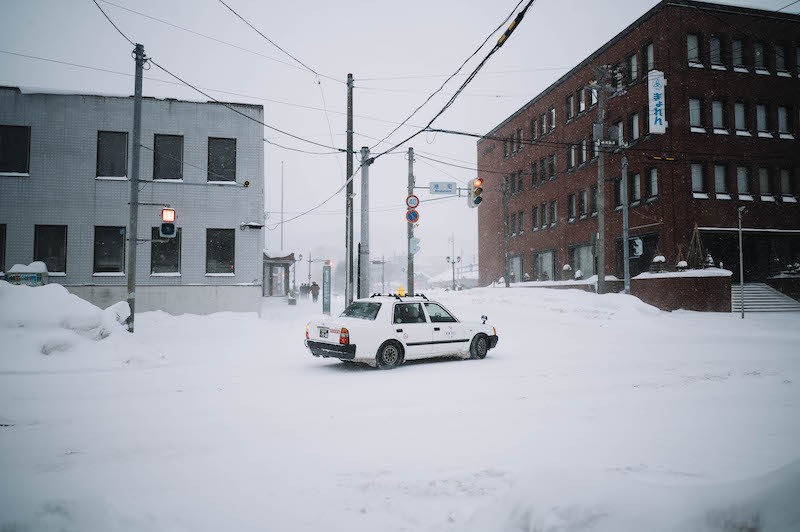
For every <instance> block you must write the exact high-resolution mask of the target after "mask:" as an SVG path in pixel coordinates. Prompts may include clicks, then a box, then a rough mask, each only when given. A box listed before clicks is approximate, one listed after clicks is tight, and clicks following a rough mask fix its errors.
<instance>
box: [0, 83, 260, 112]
mask: <svg viewBox="0 0 800 532" xmlns="http://www.w3.org/2000/svg"><path fill="white" fill-rule="evenodd" d="M0 90H8V91H15V92H17V93H19V94H29V95H34V94H38V95H43V96H93V97H97V98H120V99H131V98H133V96H132V95H128V94H121V93H117V94H112V93H101V92H78V91H73V90H64V89H53V88H42V87H14V86H7V85H0ZM142 100H153V101H163V102H178V103H203V104H211V105H215V104H216V105H237V106H241V107H251V108H253V109H259V110H263V109H264V106H263V105H260V104H252V103H241V102H226V101H222V100H216V101H214V100H200V99H198V100H188V99H179V98H156V97H154V96H142Z"/></svg>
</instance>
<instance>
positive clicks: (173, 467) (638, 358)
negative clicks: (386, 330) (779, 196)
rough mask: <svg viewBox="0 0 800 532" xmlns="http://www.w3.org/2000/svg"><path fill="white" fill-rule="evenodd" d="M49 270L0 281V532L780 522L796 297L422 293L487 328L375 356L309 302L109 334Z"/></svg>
mask: <svg viewBox="0 0 800 532" xmlns="http://www.w3.org/2000/svg"><path fill="white" fill-rule="evenodd" d="M59 288H60V287H56V285H50V286H48V287H44V288H43V289H40V288H36V289H32V288H27V287H20V288H17V287H10V286H9V285H7V284H5V283H2V282H0V471H2V475H0V530H2V531H3V532H6V531H11V530H14V531H17V530H25V531H27V530H68V531H72V530H75V531H78V530H81V531H86V530H102V531H114V530H121V531H122V530H124V531H129V530H130V531H133V530H137V531H138V530H186V531H190V530H191V531H197V530H215V531H218V530H292V531H294V530H309V531H312V530H313V531H318V530H349V531H353V530H364V531H373V530H381V531H383V530H430V531H442V530H446V531H450V530H452V531H455V530H458V531H461V530H472V531H476V532H477V531H506V530H508V531H511V530H520V531H534V530H536V531H561V530H563V531H567V530H569V531H577V530H592V531H595V530H601V531H602V530H608V531H612V530H614V531H619V530H636V531H640V530H698V531H700V530H703V531H705V530H708V531H712V530H720V531H721V530H737V531H738V530H748V528H746V527H750V529H753V530H764V531H790V530H797V529H798V528H800V504H798V503H800V462H798V459H799V458H800V446H798V442H800V416H798V415H797V412H798V411H799V410H800V393H799V392H798V383H799V382H800V374H799V371H800V349H798V345H800V327H798V325H800V316H798V315H775V314H773V315H760V316H758V315H751V316H748V317H747V319H745V320H740V319H738V315H733V314H702V313H693V312H674V313H664V312H660V311H658V310H656V309H654V308H652V307H650V306H648V305H645V304H644V303H642V302H640V301H639V300H637V299H635V298H633V297H630V296H624V295H605V296H596V295H593V294H589V293H584V292H582V291H577V290H547V289H537V288H511V289H503V288H487V289H476V290H471V291H465V292H458V293H452V292H448V293H437V294H436V296H437V298H438V299H439V300H440V301H442V302H443V303H445V304H446V305H447V306H448V307H449V308H450V309H451V310H453V311H454V312H455V313H456V315H458V316H459V317H462V318H463V319H475V318H477V317H479V316H480V315H481V314H488V316H489V319H490V322H492V323H493V324H494V325H496V326H497V328H498V333H499V335H500V344H499V345H498V347H497V349H495V350H493V351H491V352H490V353H489V356H488V357H487V358H486V359H485V360H478V361H460V360H445V361H435V362H418V363H413V364H407V365H405V366H403V367H401V368H399V369H397V370H394V371H389V372H386V371H379V370H373V369H371V368H367V367H361V366H353V365H349V364H343V363H340V362H336V361H330V360H322V359H315V358H313V357H311V356H310V355H309V354H308V353H307V352H306V351H305V350H304V348H303V345H302V336H303V330H304V324H305V322H306V321H307V320H308V319H309V318H311V317H313V315H314V314H315V312H318V308H316V307H312V306H311V305H310V304H303V303H302V302H301V304H300V305H298V306H297V307H265V311H264V315H263V316H262V318H259V316H258V315H256V314H255V313H253V314H246V313H242V314H233V313H223V314H215V315H211V316H193V315H184V316H177V317H175V316H169V315H167V314H164V313H161V312H152V313H144V314H137V322H136V323H137V332H136V334H135V335H132V336H131V335H128V334H127V333H126V332H124V331H123V330H122V329H121V328H119V327H118V326H115V325H113V324H112V322H114V323H115V322H116V319H112V320H111V321H109V316H112V317H113V316H120V315H121V314H123V313H122V312H121V311H120V309H119V307H116V308H115V309H114V311H113V313H104V312H101V311H99V310H98V309H95V308H94V307H91V305H88V304H85V302H82V301H80V300H77V301H76V300H75V299H72V298H71V296H69V294H67V293H66V291H63V289H61V290H59ZM429 295H431V294H429ZM12 303H13V304H12ZM123 310H124V309H123ZM23 317H24V319H23ZM92 331H93V332H92ZM101 331H102V334H101V333H100V332H101ZM59 335H64V336H66V337H67V338H68V339H69V342H66V344H68V345H65V346H64V348H63V349H60V350H59V349H56V350H52V351H50V352H49V354H47V355H45V354H43V350H42V348H43V346H44V345H45V344H46V340H47V339H48V338H59V337H60V336H59Z"/></svg>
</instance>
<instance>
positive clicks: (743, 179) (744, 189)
mask: <svg viewBox="0 0 800 532" xmlns="http://www.w3.org/2000/svg"><path fill="white" fill-rule="evenodd" d="M736 189H737V191H738V192H739V199H753V198H752V196H751V195H750V173H749V172H748V171H747V167H746V166H737V167H736ZM742 196H744V198H742Z"/></svg>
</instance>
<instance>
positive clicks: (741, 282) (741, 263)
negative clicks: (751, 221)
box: [739, 205, 746, 319]
mask: <svg viewBox="0 0 800 532" xmlns="http://www.w3.org/2000/svg"><path fill="white" fill-rule="evenodd" d="M745 209H746V207H745V206H744V205H742V206H741V207H739V304H740V305H741V307H742V319H744V251H743V250H742V213H743V212H744V211H745Z"/></svg>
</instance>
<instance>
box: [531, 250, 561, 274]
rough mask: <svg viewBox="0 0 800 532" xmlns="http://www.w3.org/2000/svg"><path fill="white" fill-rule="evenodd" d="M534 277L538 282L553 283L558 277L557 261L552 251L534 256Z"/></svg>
mask: <svg viewBox="0 0 800 532" xmlns="http://www.w3.org/2000/svg"><path fill="white" fill-rule="evenodd" d="M533 263H534V265H535V271H534V272H533V275H534V277H535V278H536V280H537V281H552V280H553V279H555V275H556V259H555V256H554V253H553V252H552V251H545V252H544V253H536V254H534V259H533Z"/></svg>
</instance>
